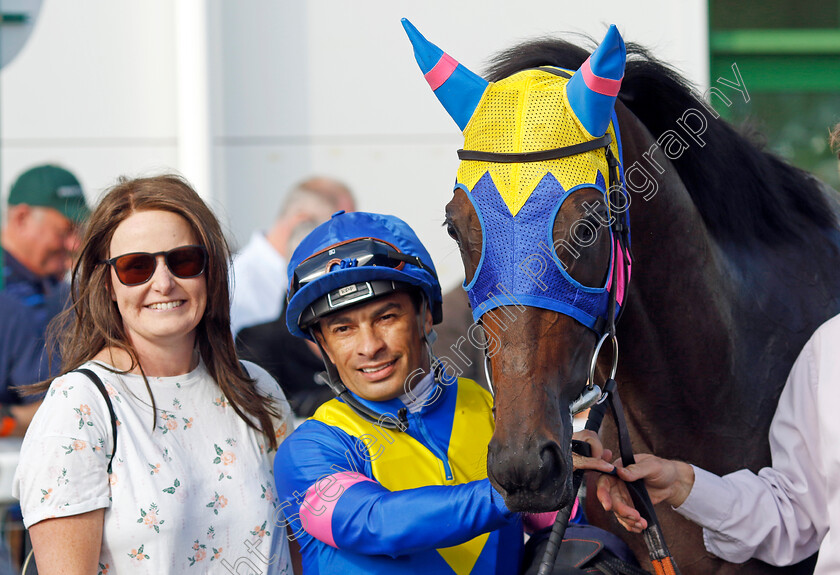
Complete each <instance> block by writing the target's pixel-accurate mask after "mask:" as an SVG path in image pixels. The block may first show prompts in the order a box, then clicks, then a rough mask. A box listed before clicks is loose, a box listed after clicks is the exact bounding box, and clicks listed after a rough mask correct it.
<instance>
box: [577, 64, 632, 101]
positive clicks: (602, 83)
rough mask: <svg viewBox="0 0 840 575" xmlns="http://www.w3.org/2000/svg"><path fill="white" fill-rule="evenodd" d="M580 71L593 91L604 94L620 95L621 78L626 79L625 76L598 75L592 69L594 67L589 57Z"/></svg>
mask: <svg viewBox="0 0 840 575" xmlns="http://www.w3.org/2000/svg"><path fill="white" fill-rule="evenodd" d="M580 73H581V75H582V76H583V81H584V82H585V83H586V86H587V87H588V88H589V89H590V90H592V91H593V92H598V93H599V94H603V95H604V96H613V97H615V96H618V91H619V90H620V89H621V80H623V79H624V76H622V77H621V78H619V79H618V80H612V79H610V78H602V77H601V76H596V75H595V73H594V72H593V71H592V67H591V66H590V65H589V58H587V59H586V62H584V63H583V66H581V67H580Z"/></svg>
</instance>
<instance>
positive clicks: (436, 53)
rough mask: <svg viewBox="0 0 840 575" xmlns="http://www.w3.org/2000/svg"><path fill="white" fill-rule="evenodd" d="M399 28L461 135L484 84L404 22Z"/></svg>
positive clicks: (485, 87)
mask: <svg viewBox="0 0 840 575" xmlns="http://www.w3.org/2000/svg"><path fill="white" fill-rule="evenodd" d="M402 25H403V28H405V32H406V34H408V39H409V40H411V44H412V46H414V58H415V59H416V60H417V63H418V64H419V65H420V71H421V72H423V74H424V76H425V77H426V81H427V82H428V83H429V86H431V88H432V90H433V91H434V93H435V96H437V98H438V100H440V103H441V104H443V107H444V108H445V109H446V111H447V112H449V115H450V116H452V119H453V120H455V123H456V124H458V127H459V128H461V131H462V132H463V131H464V128H466V127H467V123H468V122H469V121H470V118H471V117H472V115H473V112H475V109H476V107H478V103H479V102H480V101H481V96H482V95H484V90H486V89H487V85H488V82H487V80H485V79H484V78H482V77H481V76H479V75H477V74H474V73H473V72H470V71H469V70H468V69H467V68H465V67H464V66H463V65H461V64H459V63H458V62H457V61H456V60H455V59H454V58H452V56H450V55H449V54H447V53H446V52H444V51H443V50H441V49H440V48H438V47H437V46H435V45H434V44H432V43H431V42H429V41H428V40H426V38H424V37H423V35H422V34H421V33H420V32H418V31H417V28H415V27H414V26H413V25H412V24H411V22H409V21H408V20H406V19H405V18H403V19H402Z"/></svg>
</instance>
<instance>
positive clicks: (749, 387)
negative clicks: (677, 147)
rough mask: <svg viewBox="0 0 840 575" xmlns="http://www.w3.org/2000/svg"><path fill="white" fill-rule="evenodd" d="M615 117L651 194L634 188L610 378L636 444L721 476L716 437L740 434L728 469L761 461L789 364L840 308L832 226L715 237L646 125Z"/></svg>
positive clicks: (723, 464)
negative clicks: (774, 236) (775, 243)
mask: <svg viewBox="0 0 840 575" xmlns="http://www.w3.org/2000/svg"><path fill="white" fill-rule="evenodd" d="M622 124H623V125H622V132H623V134H622V135H623V137H624V154H625V157H624V166H625V170H629V169H630V168H631V167H632V166H634V165H639V166H641V167H643V168H644V169H645V170H646V171H647V172H648V173H649V174H650V175H652V176H655V178H656V181H657V184H658V191H657V193H656V194H655V195H654V196H652V197H650V196H649V197H648V199H644V198H643V194H641V193H633V192H632V191H631V196H632V203H631V207H630V218H631V229H632V244H633V246H632V247H633V255H634V262H633V263H634V265H633V273H632V278H631V285H630V290H629V297H628V301H627V310H626V313H625V314H624V316H623V318H622V320H621V325H619V331H618V333H619V336H620V343H621V361H620V365H619V378H617V379H618V381H619V384H620V386H621V389H622V392H621V393H622V397H623V398H625V401H626V403H627V404H628V412H630V417H631V419H633V420H634V422H633V423H634V425H633V427H634V428H635V431H636V438H637V440H639V441H640V442H641V443H643V445H641V446H640V448H644V447H646V448H648V449H651V450H653V451H654V452H656V453H658V454H660V455H663V456H672V457H682V458H685V459H690V460H692V461H693V462H696V463H699V464H701V465H703V466H706V467H708V468H711V469H712V470H714V471H719V472H724V471H728V470H731V469H732V468H733V462H732V460H731V458H729V460H728V461H721V460H722V459H723V458H720V456H719V454H720V452H719V447H720V443H721V442H725V441H726V440H727V439H730V440H731V439H733V438H738V441H739V442H741V445H740V446H739V451H741V449H744V451H745V452H746V454H744V455H743V456H741V457H742V459H741V460H739V461H737V462H735V464H734V467H735V468H737V467H743V466H750V467H756V466H759V465H762V464H765V463H767V456H768V451H767V446H766V437H767V436H766V429H767V427H768V426H769V423H770V419H771V418H772V414H773V412H774V410H775V403H776V401H777V400H778V395H779V393H780V392H781V389H782V387H783V385H784V382H785V379H786V377H787V373H788V371H789V369H790V366H791V365H792V363H793V360H794V359H795V357H796V355H797V354H798V352H799V350H800V349H801V347H802V345H804V343H805V341H806V340H807V339H808V337H809V336H810V334H811V333H812V332H813V330H814V329H816V327H817V326H818V325H819V324H820V323H822V322H823V321H824V320H825V319H827V318H828V317H830V316H832V315H834V314H835V313H837V312H838V311H840V300H838V294H840V270H838V269H837V268H838V266H836V265H833V261H836V256H837V234H836V233H833V235H832V233H831V232H828V233H826V232H822V231H815V232H814V235H813V240H812V241H811V242H803V243H799V244H798V245H785V246H782V247H777V248H768V247H765V248H762V249H758V248H756V247H752V248H747V247H743V246H740V247H739V246H730V245H722V244H720V243H718V242H717V241H716V240H715V239H714V238H712V237H711V236H710V235H709V234H708V233H707V230H706V226H705V225H704V223H703V221H702V218H701V217H700V214H699V213H698V211H697V209H696V208H695V207H694V204H693V202H692V200H691V197H690V196H689V194H688V191H687V190H686V189H685V187H684V186H683V185H682V183H681V181H680V179H679V177H678V174H677V172H676V170H675V169H674V167H673V165H671V164H670V163H669V162H668V161H667V160H666V159H665V158H664V157H663V154H662V152H661V151H657V152H655V153H654V154H653V155H651V154H650V153H649V150H650V145H652V144H653V140H652V138H651V139H649V140H648V139H646V138H650V136H649V134H648V132H647V130H646V129H645V128H644V127H643V126H641V125H640V123H638V121H637V120H635V118H633V117H631V118H630V119H629V121H628V119H626V118H625V119H623V120H622ZM625 125H626V126H628V127H629V129H625V128H624V126H625ZM645 153H647V156H645V155H643V154H645ZM652 161H656V162H657V164H658V165H659V167H661V168H662V169H663V173H659V172H658V170H657V169H656V167H654V166H653V165H652ZM821 288H822V290H821ZM663 414H667V417H663ZM747 430H754V431H753V432H752V433H749V432H748V431H747ZM676 431H678V432H679V433H674V432H676ZM692 434H694V435H692ZM686 435H688V436H689V437H686ZM716 442H717V444H718V445H717V447H715V443H716ZM687 446H688V447H687Z"/></svg>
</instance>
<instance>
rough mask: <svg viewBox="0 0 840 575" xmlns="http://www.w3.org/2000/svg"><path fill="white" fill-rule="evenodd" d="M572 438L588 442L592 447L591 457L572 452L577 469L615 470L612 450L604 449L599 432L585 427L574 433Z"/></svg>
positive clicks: (607, 471) (605, 471) (606, 471)
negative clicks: (611, 460)
mask: <svg viewBox="0 0 840 575" xmlns="http://www.w3.org/2000/svg"><path fill="white" fill-rule="evenodd" d="M572 439H577V440H578V441H583V442H586V443H588V444H589V446H590V448H591V449H592V456H591V457H584V456H582V455H578V454H577V453H574V452H573V453H572V462H573V464H574V468H575V469H589V470H592V471H603V472H604V473H609V472H611V471H612V470H613V464H612V463H610V459H612V451H610V450H609V449H604V445H603V444H602V443H601V440H600V439H599V438H598V434H597V433H595V432H594V431H590V430H588V429H584V430H582V431H578V432H575V433H574V434H573V435H572Z"/></svg>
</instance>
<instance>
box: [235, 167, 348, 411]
mask: <svg viewBox="0 0 840 575" xmlns="http://www.w3.org/2000/svg"><path fill="white" fill-rule="evenodd" d="M355 208H356V205H355V201H354V199H353V195H352V193H351V192H350V189H349V188H348V187H347V186H346V185H344V184H343V183H341V182H339V181H336V180H334V179H331V178H325V177H313V178H309V179H307V180H305V181H303V182H301V183H300V184H298V185H296V186H295V187H294V188H292V190H291V191H289V193H288V195H287V196H286V198H285V199H284V201H283V205H282V206H281V208H280V214H279V216H278V218H277V220H276V222H275V223H274V226H273V227H272V229H271V230H269V231H268V232H267V233H263V232H255V233H254V235H253V236H252V237H251V241H250V242H249V243H248V245H247V246H246V247H245V248H244V249H243V250H242V251H241V252H240V253H239V254H238V255H237V256H236V257H235V258H234V260H233V269H234V276H235V279H234V281H235V285H234V290H233V305H232V307H231V327H232V329H233V332H234V335H235V336H236V348H237V352H238V353H239V356H240V357H241V358H242V359H247V360H249V361H253V362H254V363H256V364H257V365H259V366H261V367H262V368H263V369H265V370H266V371H268V372H269V373H270V374H271V375H272V376H273V377H274V378H275V379H276V380H277V381H278V382H279V383H280V385H281V386H282V387H283V391H284V392H285V393H286V397H287V398H288V399H289V403H290V404H291V406H292V410H293V411H294V412H295V414H296V415H297V416H299V417H308V416H310V415H311V414H312V413H314V412H315V410H316V409H317V408H318V406H319V405H321V404H322V403H323V402H324V401H327V400H328V399H330V398H332V397H333V394H332V392H331V391H330V390H329V388H328V387H327V386H325V385H319V384H318V383H317V382H316V380H315V375H316V374H317V373H319V372H321V371H323V369H324V366H323V363H322V361H321V355H320V353H319V352H318V349H317V348H316V347H315V345H314V344H312V343H311V342H308V341H305V340H302V339H300V338H297V337H295V336H293V335H292V334H291V333H289V330H288V328H287V327H286V314H285V298H286V289H287V287H288V286H287V282H288V280H287V272H286V266H287V263H288V261H289V257H290V256H291V255H292V252H294V250H295V248H296V247H297V245H298V244H299V243H300V241H301V240H302V239H303V238H304V237H306V236H307V235H308V234H309V232H311V231H312V230H314V229H315V228H316V227H317V226H318V225H319V224H321V223H323V222H325V221H327V220H328V219H330V216H331V215H332V214H334V213H335V212H338V211H342V210H343V211H346V212H352V211H355Z"/></svg>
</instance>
